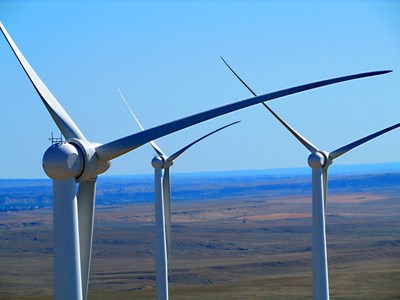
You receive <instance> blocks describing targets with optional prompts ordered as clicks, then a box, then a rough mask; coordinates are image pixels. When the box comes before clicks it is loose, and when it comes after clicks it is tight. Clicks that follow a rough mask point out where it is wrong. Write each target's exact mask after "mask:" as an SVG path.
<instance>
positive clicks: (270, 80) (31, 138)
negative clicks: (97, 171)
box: [0, 0, 400, 178]
mask: <svg viewBox="0 0 400 300" xmlns="http://www.w3.org/2000/svg"><path fill="white" fill-rule="evenodd" d="M0 20H1V21H2V22H3V24H4V25H5V26H6V28H7V30H8V31H9V33H10V34H11V36H12V37H13V39H14V41H15V42H16V43H17V45H18V46H19V48H20V49H21V51H22V53H23V54H24V55H25V56H26V58H27V59H28V61H29V62H30V63H31V65H32V66H33V67H34V69H35V70H36V72H37V73H38V74H39V76H40V77H41V78H42V80H43V81H44V82H45V84H46V85H47V86H48V88H49V89H50V90H51V91H52V92H53V94H54V95H55V96H56V98H57V99H58V100H59V102H60V103H61V105H62V106H63V107H64V108H65V110H66V111H67V112H68V113H69V115H70V116H71V117H72V119H73V120H74V121H75V123H76V124H77V125H78V126H79V127H80V129H81V131H82V132H83V133H84V134H85V136H86V137H87V138H88V139H89V140H90V141H97V142H103V143H106V142H109V141H111V140H114V139H116V138H120V137H122V136H126V135H128V134H131V133H134V132H136V131H138V128H137V126H136V124H135V123H134V122H133V120H132V118H131V116H130V115H129V113H128V111H127V110H126V108H125V106H124V104H123V102H122V101H121V99H120V96H119V94H118V91H117V89H118V88H120V89H121V90H122V91H123V93H124V94H125V97H126V98H127V99H128V101H129V102H130V104H131V106H132V107H133V109H134V111H135V112H136V114H137V115H138V117H139V118H140V119H141V121H142V123H143V125H144V126H145V127H146V128H149V127H152V126H155V125H158V124H161V123H165V122H167V121H171V120H174V119H177V118H181V117H184V116H187V115H190V114H193V113H196V112H199V111H202V110H207V109H210V108H213V107H216V106H220V105H224V104H227V103H230V102H233V101H237V100H241V99H246V98H249V97H250V94H249V93H248V91H247V90H246V89H245V88H243V86H242V85H241V84H240V83H239V82H238V81H237V80H236V79H235V78H234V77H233V75H232V74H230V72H229V71H228V69H227V68H226V67H225V66H224V65H223V63H222V62H221V60H220V58H219V55H222V56H224V58H225V59H226V60H227V61H228V62H229V63H230V64H231V65H232V66H233V67H234V68H235V69H236V71H237V72H238V73H239V74H240V75H241V76H242V78H243V79H244V80H246V81H247V83H248V84H249V85H250V86H251V87H253V89H254V90H255V91H256V92H257V93H260V94H262V93H267V92H272V91H275V90H278V89H282V88H287V87H290V86H294V85H299V84H303V83H308V82H312V81H316V80H321V79H327V78H331V77H337V76H342V75H347V74H352V73H358V72H364V71H372V70H382V69H393V70H394V72H393V73H390V74H388V75H384V76H380V77H375V78H369V79H362V80H358V81H353V82H347V83H342V84H339V85H335V86H331V87H327V88H322V89H318V90H315V91H309V92H305V93H302V94H299V95H293V96H289V97H285V98H281V99H278V100H275V101H273V102H269V104H270V106H271V107H272V108H273V109H275V111H276V112H277V113H278V114H279V115H280V116H281V117H282V118H284V119H285V120H286V121H287V122H288V123H289V124H291V125H292V126H293V127H294V128H296V129H297V130H298V131H299V132H300V133H301V134H303V135H304V136H305V137H306V138H308V139H309V140H310V141H311V142H313V143H314V144H315V145H316V146H318V147H320V148H321V149H324V150H328V151H329V150H334V149H336V148H338V147H340V146H343V145H344V144H347V143H349V142H351V141H353V140H355V139H358V138H360V137H363V136H365V135H368V134H370V133H372V132H374V131H377V130H380V129H382V128H384V127H387V126H389V125H392V124H394V123H397V122H399V121H400V96H399V95H400V2H399V1H270V2H267V1H171V2H168V1H143V2H140V1H4V0H3V1H1V2H0ZM0 99H1V110H0V122H1V126H0V138H1V142H0V155H1V156H0V165H1V168H0V178H44V177H45V174H44V172H43V170H42V167H41V160H42V155H43V153H44V151H45V150H46V149H47V147H48V146H49V142H48V140H47V138H48V137H49V136H50V133H51V131H54V132H56V133H57V132H58V130H57V128H56V127H55V125H54V124H53V122H52V120H51V118H50V116H49V115H48V113H47V111H46V109H45V108H44V106H43V104H42V103H41V101H40V99H39V97H38V96H37V94H36V93H35V91H34V89H33V87H32V86H31V84H30V82H29V81H28V79H27V78H26V76H25V74H24V72H23V71H22V69H21V67H20V66H19V64H18V62H17V60H16V58H15V57H14V55H13V54H12V52H11V50H10V49H9V47H8V45H7V44H6V42H5V40H4V38H3V37H2V36H1V37H0ZM236 120H241V121H242V122H241V123H240V124H239V125H235V127H231V128H229V129H227V130H225V131H223V132H220V133H219V134H218V135H215V136H213V137H211V138H209V139H208V140H205V141H203V142H202V143H201V144H198V145H196V146H195V147H194V148H192V149H191V150H190V151H188V152H187V153H185V155H183V156H182V157H180V158H179V160H177V161H176V163H175V166H174V172H197V171H221V170H238V169H271V168H281V167H304V166H307V156H308V153H307V151H306V149H305V148H304V147H303V146H302V145H301V144H299V143H298V142H297V141H296V140H295V139H294V138H293V137H292V136H291V135H290V134H289V133H288V132H287V131H286V130H285V129H284V128H283V127H282V126H281V125H280V124H279V123H278V122H277V121H276V120H275V119H273V117H272V116H271V115H270V114H269V113H268V112H267V111H266V110H265V109H264V108H263V107H262V106H261V105H258V106H254V107H251V108H247V109H245V110H242V111H239V112H235V113H232V114H229V115H226V116H223V117H220V118H218V119H215V120H211V121H209V122H207V123H204V124H200V125H197V126H195V127H192V128H189V129H186V130H184V131H181V132H178V133H175V134H173V135H170V136H167V137H164V138H161V139H159V140H157V142H158V143H159V145H160V146H161V148H162V149H163V150H164V152H166V153H169V154H170V153H172V152H174V151H176V150H177V149H178V148H179V147H182V146H184V145H186V144H187V143H189V142H191V141H192V140H193V139H195V138H198V137H199V136H201V135H203V134H205V133H207V132H208V131H211V130H213V129H215V128H217V127H219V126H222V125H224V124H227V123H229V122H232V121H236ZM399 155H400V130H397V131H394V132H391V133H389V134H387V135H386V136H383V137H380V138H378V139H376V140H375V141H373V142H370V143H368V144H366V145H364V146H362V147H360V148H358V149H356V150H353V151H351V152H349V153H347V154H346V155H344V156H343V157H340V158H339V159H337V161H336V164H365V163H379V162H390V161H399ZM152 157H153V152H152V149H151V148H150V147H149V146H143V147H142V148H140V149H137V150H135V151H133V152H131V153H129V154H128V155H125V156H124V157H120V158H117V159H116V160H114V161H113V165H112V167H111V168H110V170H109V171H108V172H107V174H114V175H116V174H138V173H151V172H152V167H151V165H150V160H151V158H152Z"/></svg>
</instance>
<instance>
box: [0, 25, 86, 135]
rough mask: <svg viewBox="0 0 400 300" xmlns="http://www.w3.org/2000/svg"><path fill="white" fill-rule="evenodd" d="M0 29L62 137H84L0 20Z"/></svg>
mask: <svg viewBox="0 0 400 300" xmlns="http://www.w3.org/2000/svg"><path fill="white" fill-rule="evenodd" d="M0 30H1V32H2V33H3V35H4V37H5V38H6V40H7V42H8V44H9V45H10V47H11V49H12V51H13V52H14V54H15V56H16V57H17V59H18V61H19V63H20V64H21V66H22V68H23V69H24V71H25V73H26V75H28V77H29V79H30V81H31V82H32V84H33V86H34V87H35V89H36V91H37V93H38V94H39V96H40V98H41V99H42V101H43V103H44V105H45V106H46V108H47V110H48V111H49V113H50V115H51V117H52V118H53V120H54V122H55V123H56V125H57V127H58V128H59V129H60V131H61V133H62V134H63V135H64V137H65V138H67V139H70V138H77V139H85V137H84V136H83V134H82V132H81V131H80V130H79V128H78V127H77V126H76V125H75V123H74V122H73V121H72V119H71V118H70V117H69V116H68V114H67V113H66V112H65V110H64V108H62V106H61V105H60V103H58V101H57V100H56V98H54V96H53V95H52V93H51V92H50V91H49V90H48V88H47V87H46V86H45V84H44V83H43V82H42V80H41V79H40V78H39V76H38V75H37V74H36V72H35V71H34V70H33V68H32V67H31V65H30V64H29V63H28V61H27V60H26V59H25V57H24V56H23V55H22V53H21V51H20V50H19V49H18V47H17V45H16V44H15V43H14V41H13V40H12V38H11V37H10V35H9V34H8V32H7V30H6V29H5V28H4V26H3V24H2V23H1V22H0Z"/></svg>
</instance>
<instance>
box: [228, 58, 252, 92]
mask: <svg viewBox="0 0 400 300" xmlns="http://www.w3.org/2000/svg"><path fill="white" fill-rule="evenodd" d="M220 57H221V59H222V61H223V62H224V63H225V65H226V66H227V67H228V68H229V70H231V72H232V73H233V75H235V76H236V78H237V79H239V81H240V82H241V83H243V85H244V86H245V87H246V88H247V89H248V90H249V91H250V93H252V94H253V96H254V97H256V96H257V95H256V93H254V92H253V90H252V89H251V88H250V87H249V86H248V85H247V84H246V83H245V82H244V81H243V80H242V78H240V77H239V75H238V74H237V73H236V72H235V71H234V70H233V69H232V68H231V66H230V65H228V63H227V62H226V61H225V59H224V58H223V57H222V56H220Z"/></svg>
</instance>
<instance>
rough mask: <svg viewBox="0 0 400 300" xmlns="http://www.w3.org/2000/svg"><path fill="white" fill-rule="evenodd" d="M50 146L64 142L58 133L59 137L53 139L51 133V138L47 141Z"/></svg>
mask: <svg viewBox="0 0 400 300" xmlns="http://www.w3.org/2000/svg"><path fill="white" fill-rule="evenodd" d="M48 140H49V141H50V142H51V144H52V145H55V144H61V143H64V142H65V140H64V139H63V136H62V134H61V132H60V137H54V135H53V132H51V137H49V139H48Z"/></svg>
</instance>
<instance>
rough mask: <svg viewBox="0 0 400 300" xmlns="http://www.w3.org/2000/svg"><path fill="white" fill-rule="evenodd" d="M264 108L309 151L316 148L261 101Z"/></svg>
mask: <svg viewBox="0 0 400 300" xmlns="http://www.w3.org/2000/svg"><path fill="white" fill-rule="evenodd" d="M221 59H222V61H223V62H224V63H225V65H226V66H227V67H228V68H229V70H230V71H231V72H232V73H233V75H235V76H236V78H237V79H239V81H240V82H241V83H242V84H243V85H244V86H245V87H246V88H247V89H248V90H249V91H250V92H251V93H252V94H253V95H254V96H257V94H256V93H255V92H254V91H253V90H252V89H251V88H250V87H249V86H248V85H247V84H246V82H244V81H243V79H242V78H240V76H239V75H238V74H237V73H236V72H235V71H234V70H233V69H232V68H231V66H230V65H229V64H228V63H227V62H226V61H225V59H223V57H222V56H221ZM262 104H263V105H264V107H265V108H266V109H268V110H269V111H270V112H271V113H272V115H273V116H274V117H275V118H276V119H278V121H279V122H281V123H282V125H283V126H285V127H286V128H287V129H288V130H289V131H290V132H291V133H292V134H293V135H294V136H295V137H296V139H297V140H299V141H300V143H302V144H303V145H304V146H305V147H306V148H307V149H308V151H310V152H315V151H317V150H318V149H317V148H316V147H315V146H314V145H313V144H311V143H310V142H309V141H307V139H305V138H304V137H303V136H301V135H300V134H299V133H298V132H297V131H295V130H294V129H293V128H292V127H290V126H289V125H288V124H287V123H286V122H284V121H283V120H282V119H281V118H280V117H279V116H278V115H277V114H276V113H275V112H274V111H273V110H272V109H270V108H269V107H268V106H267V105H266V104H265V103H262Z"/></svg>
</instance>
